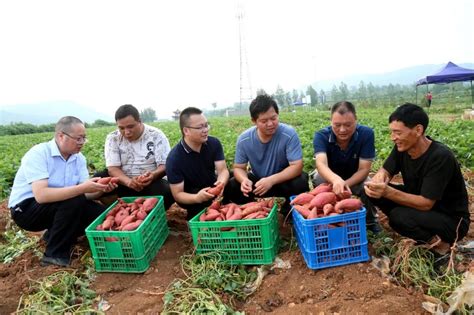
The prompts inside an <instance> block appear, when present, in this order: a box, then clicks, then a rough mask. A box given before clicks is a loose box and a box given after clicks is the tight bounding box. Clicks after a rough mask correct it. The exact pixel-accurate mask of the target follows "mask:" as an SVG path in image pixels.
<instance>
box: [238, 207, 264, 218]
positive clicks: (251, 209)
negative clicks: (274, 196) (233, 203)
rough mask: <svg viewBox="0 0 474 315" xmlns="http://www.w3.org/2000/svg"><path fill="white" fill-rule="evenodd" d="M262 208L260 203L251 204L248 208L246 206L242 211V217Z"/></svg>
mask: <svg viewBox="0 0 474 315" xmlns="http://www.w3.org/2000/svg"><path fill="white" fill-rule="evenodd" d="M260 209H262V207H261V206H260V205H259V204H255V205H253V206H250V207H248V208H245V209H244V210H243V211H242V217H244V218H245V217H246V216H248V215H249V214H251V213H255V212H257V211H260Z"/></svg>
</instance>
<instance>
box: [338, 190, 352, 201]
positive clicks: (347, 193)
mask: <svg viewBox="0 0 474 315" xmlns="http://www.w3.org/2000/svg"><path fill="white" fill-rule="evenodd" d="M351 196H352V194H351V192H350V191H349V190H344V191H343V192H342V193H340V194H338V195H337V196H336V197H337V201H339V200H344V199H349V198H350V197H351Z"/></svg>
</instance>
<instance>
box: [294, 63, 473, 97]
mask: <svg viewBox="0 0 474 315" xmlns="http://www.w3.org/2000/svg"><path fill="white" fill-rule="evenodd" d="M446 64H447V62H446ZM446 64H437V65H420V66H414V67H409V68H403V69H400V70H395V71H391V72H386V73H378V74H356V75H350V76H344V77H341V78H337V79H333V80H321V81H317V82H316V83H315V84H313V87H314V88H315V89H316V90H317V91H318V92H319V90H321V89H323V90H326V91H327V90H331V89H332V88H333V86H334V85H336V86H339V84H340V83H341V82H344V83H346V84H347V86H348V87H351V86H355V87H358V86H359V83H360V81H364V83H365V84H366V85H367V84H368V83H370V82H372V84H373V85H389V84H390V83H392V84H394V85H395V84H401V85H405V84H414V83H415V82H416V81H418V80H419V79H421V78H423V77H426V76H427V75H430V74H433V73H436V72H438V71H439V70H441V69H442V68H443V67H444V66H445V65H446ZM456 64H457V65H458V66H460V67H463V68H468V69H474V63H459V64H458V63H456ZM306 88H307V87H304V88H303V90H304V91H306Z"/></svg>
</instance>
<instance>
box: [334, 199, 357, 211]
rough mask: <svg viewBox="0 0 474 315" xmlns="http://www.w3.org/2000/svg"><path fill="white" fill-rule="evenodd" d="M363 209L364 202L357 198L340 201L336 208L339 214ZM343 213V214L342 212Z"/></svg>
mask: <svg viewBox="0 0 474 315" xmlns="http://www.w3.org/2000/svg"><path fill="white" fill-rule="evenodd" d="M360 208H362V201H360V200H359V199H356V198H350V199H344V200H341V201H338V202H337V203H336V206H335V207H334V209H335V211H336V212H337V213H342V212H353V211H356V210H359V209H360ZM341 211H342V212H341Z"/></svg>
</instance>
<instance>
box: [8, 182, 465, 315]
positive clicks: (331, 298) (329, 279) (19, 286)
mask: <svg viewBox="0 0 474 315" xmlns="http://www.w3.org/2000/svg"><path fill="white" fill-rule="evenodd" d="M470 179H472V177H471V178H470ZM470 182H471V180H470ZM470 184H471V185H470V187H472V182H471V183H470ZM473 199H474V198H473V191H472V189H471V191H470V211H471V217H472V218H473V219H474V214H473V213H474V207H473V201H474V200H473ZM183 215H184V214H183V213H182V211H181V209H179V208H178V207H172V208H171V209H170V210H169V211H168V214H167V216H168V222H169V226H170V235H169V237H168V239H167V240H166V242H165V244H164V245H163V247H162V248H161V249H160V251H159V253H158V254H157V256H156V257H155V259H154V260H153V261H152V262H151V265H150V268H149V269H148V270H147V271H146V272H145V273H143V274H125V273H98V274H97V277H96V280H95V281H94V283H93V287H92V289H94V290H95V291H96V292H97V293H98V295H100V297H101V298H103V299H104V300H106V301H107V302H108V304H109V305H110V306H111V307H110V309H109V310H108V311H107V313H108V314H137V313H141V314H158V313H160V312H161V310H162V309H163V301H162V298H163V292H164V291H165V290H166V288H167V286H168V285H169V284H170V283H171V282H172V281H173V280H174V279H176V278H183V273H182V271H181V267H180V263H179V259H180V257H181V256H182V255H183V254H186V253H191V252H192V250H193V244H192V238H191V235H190V233H189V231H188V227H187V223H186V221H185V220H184V219H183ZM473 221H474V220H473ZM9 222H10V219H9V211H8V209H7V208H6V202H3V203H1V204H0V233H3V232H4V231H5V229H6V224H8V223H9ZM473 225H474V224H471V229H470V232H469V234H468V236H467V237H466V238H465V240H474V226H473ZM384 227H385V228H388V227H387V226H386V224H384ZM280 228H281V231H280V232H281V235H282V237H283V238H284V239H285V238H286V239H290V240H291V235H292V232H291V225H289V224H286V225H283V218H280ZM293 241H294V239H293ZM39 247H40V249H44V244H43V243H42V241H39ZM76 249H77V250H76V255H75V257H76V258H75V259H74V260H73V264H72V269H74V268H77V267H78V266H79V265H80V264H81V262H80V257H81V256H82V255H83V254H84V253H85V252H86V251H87V249H88V244H87V241H86V240H84V241H82V242H81V243H80V244H79V245H78V246H77V247H76ZM369 253H372V248H370V246H369ZM278 257H280V258H281V259H283V260H284V261H289V262H290V263H291V268H290V269H274V271H272V272H270V273H269V274H268V275H267V276H266V277H265V278H264V280H263V282H262V284H261V286H260V287H259V288H258V290H257V291H256V292H255V293H254V294H253V295H251V296H250V297H249V298H248V299H247V300H246V301H245V303H240V304H239V305H236V306H235V309H237V310H239V311H245V313H247V314H263V313H268V312H269V313H272V314H320V313H343V314H347V313H370V314H380V313H385V314H408V313H415V314H428V313H427V312H426V311H425V310H424V309H423V308H422V305H421V303H422V302H423V301H424V296H423V293H422V292H421V291H419V290H415V289H406V288H403V287H401V286H398V285H396V284H395V283H393V282H391V281H390V280H389V279H388V278H387V277H385V276H383V275H382V274H381V272H380V271H379V270H378V269H377V268H375V267H374V266H373V265H372V264H371V262H370V261H369V262H364V263H355V264H350V265H346V266H341V267H333V268H327V269H321V270H311V269H309V268H308V267H307V266H306V264H305V262H304V260H303V258H302V256H301V253H300V251H299V250H298V249H296V250H288V249H286V250H283V251H282V252H280V253H279V254H278ZM58 269H59V268H57V267H51V266H50V267H40V266H39V257H37V256H36V255H35V254H34V253H33V252H32V251H30V252H26V253H24V254H23V255H21V256H20V257H19V258H17V259H16V260H15V262H14V263H11V264H2V265H1V266H0V314H10V313H12V312H15V310H16V309H17V305H18V302H19V300H20V297H21V295H22V294H23V293H26V292H28V290H29V283H30V280H34V279H39V278H41V277H44V276H46V275H48V274H51V273H54V272H56V271H58Z"/></svg>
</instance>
